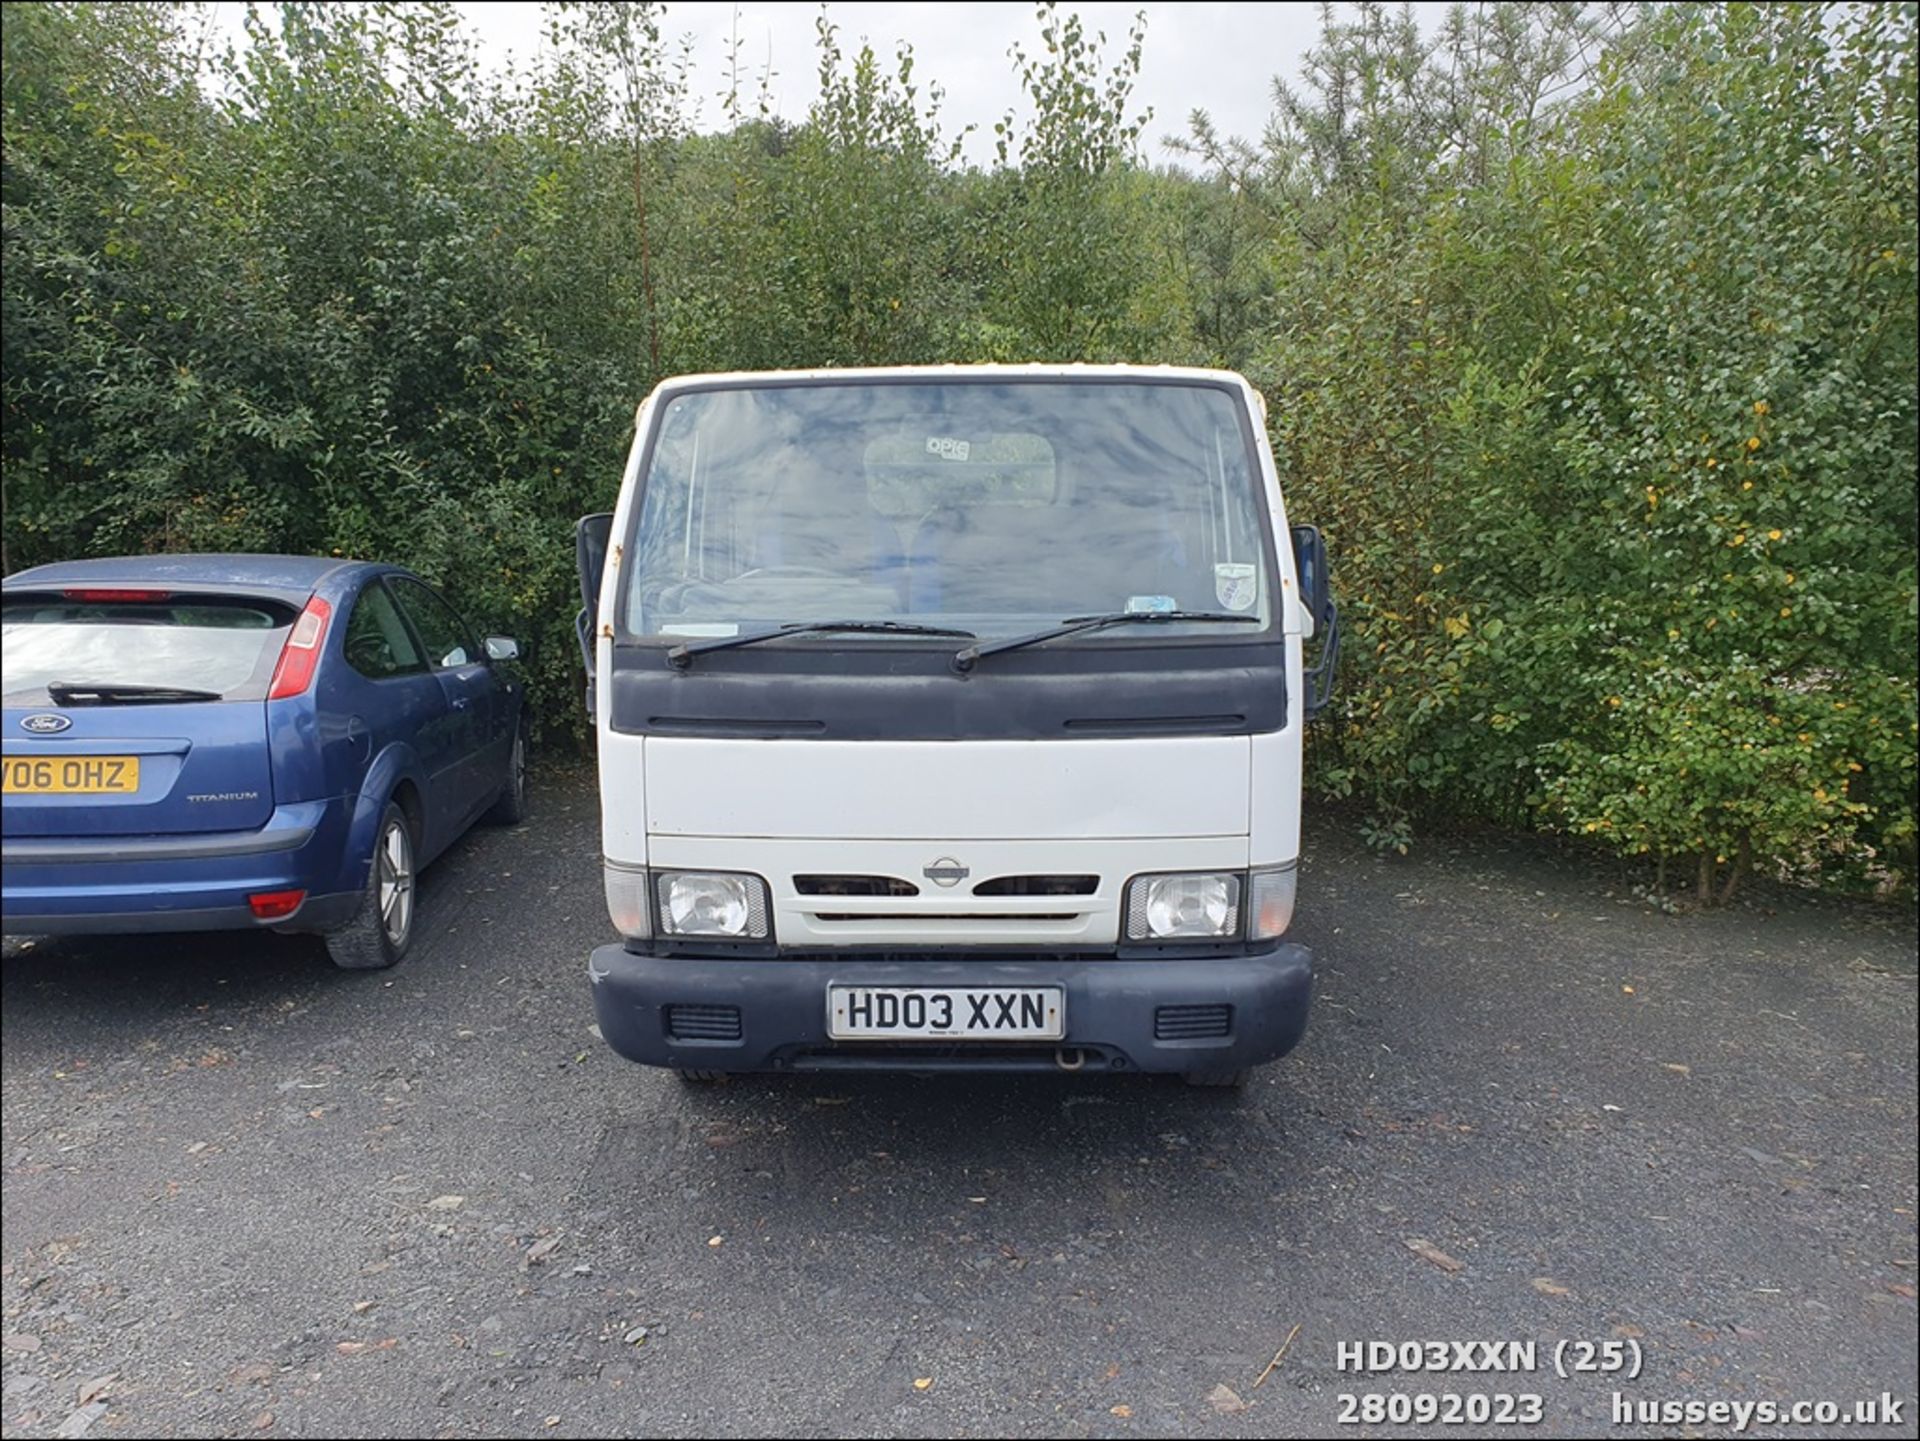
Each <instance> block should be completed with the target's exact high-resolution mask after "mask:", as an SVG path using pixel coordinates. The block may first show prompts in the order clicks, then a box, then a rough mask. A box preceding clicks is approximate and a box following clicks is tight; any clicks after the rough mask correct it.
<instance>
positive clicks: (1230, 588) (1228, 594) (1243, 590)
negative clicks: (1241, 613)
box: [1213, 561, 1260, 610]
mask: <svg viewBox="0 0 1920 1441" xmlns="http://www.w3.org/2000/svg"><path fill="white" fill-rule="evenodd" d="M1213 593H1214V595H1215V596H1217V597H1218V598H1219V601H1220V604H1222V605H1223V606H1225V607H1226V608H1227V609H1228V610H1251V609H1253V603H1254V601H1255V600H1257V599H1258V598H1259V595H1260V587H1259V586H1258V585H1257V584H1256V583H1255V580H1254V569H1253V567H1252V566H1250V565H1242V564H1239V563H1237V562H1234V561H1222V562H1221V563H1220V564H1218V565H1216V566H1215V567H1214V568H1213Z"/></svg>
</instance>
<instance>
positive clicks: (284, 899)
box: [247, 891, 307, 921]
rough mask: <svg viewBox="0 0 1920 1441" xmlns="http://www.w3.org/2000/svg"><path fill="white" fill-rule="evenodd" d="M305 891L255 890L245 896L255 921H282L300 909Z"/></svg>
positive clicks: (305, 895) (304, 897)
mask: <svg viewBox="0 0 1920 1441" xmlns="http://www.w3.org/2000/svg"><path fill="white" fill-rule="evenodd" d="M306 898H307V893H306V892H305V891H257V892H255V893H254V894H253V895H250V896H248V897H247V904H248V905H249V906H251V907H252V908H253V918H254V919H255V920H256V921H283V920H285V919H286V918H287V917H288V916H290V915H292V914H293V913H294V912H295V911H297V910H299V909H300V902H302V901H304V900H305V899H306Z"/></svg>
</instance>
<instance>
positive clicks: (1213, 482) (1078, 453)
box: [622, 380, 1276, 643]
mask: <svg viewBox="0 0 1920 1441" xmlns="http://www.w3.org/2000/svg"><path fill="white" fill-rule="evenodd" d="M657 424H658V432H657V435H656V437H655V439H654V443H653V445H652V447H651V450H650V454H649V459H648V465H647V470H646V474H645V477H644V488H643V492H642V502H641V513H640V521H639V527H638V533H637V535H636V537H635V541H634V552H635V556H636V564H634V565H633V566H632V567H631V568H630V569H629V571H628V589H627V592H626V595H625V597H624V609H623V614H622V619H623V622H624V624H625V628H626V629H627V630H628V631H629V632H631V633H633V634H636V635H674V636H727V635H735V634H739V633H742V632H745V631H748V630H757V629H760V628H763V627H767V626H777V625H781V624H787V623H793V622H805V621H819V620H910V621H914V622H918V623H924V624H930V625H941V626H950V627H955V628H959V629H964V630H967V631H971V632H973V633H974V634H976V635H978V636H980V637H981V638H983V639H986V638H990V637H995V636H1008V635H1016V634H1019V633H1022V632H1025V631H1030V630H1033V629H1035V628H1036V627H1040V626H1046V625H1049V624H1052V623H1055V622H1058V621H1061V620H1063V619H1065V618H1068V617H1073V616H1082V615H1092V614H1100V613H1105V612H1110V611H1128V610H1133V611H1209V612H1230V613H1234V614H1239V615H1245V616H1248V617H1250V618H1254V619H1257V620H1258V621H1259V622H1260V623H1261V624H1260V625H1258V626H1253V625H1249V626H1246V627H1244V629H1245V630H1246V631H1248V632H1258V631H1262V630H1265V629H1266V627H1267V624H1268V623H1269V620H1270V617H1271V614H1272V611H1273V606H1274V596H1275V594H1276V588H1275V579H1274V576H1273V575H1272V574H1271V569H1270V563H1269V555H1270V547H1269V545H1268V542H1267V538H1266V533H1265V532H1266V527H1265V524H1264V522H1263V519H1262V516H1263V511H1264V507H1263V506H1261V505H1260V504H1259V500H1258V498H1259V491H1260V487H1259V472H1258V469H1257V466H1256V464H1255V461H1254V455H1253V449H1252V435H1251V432H1250V430H1249V428H1248V420H1247V416H1246V412H1245V407H1244V405H1243V404H1242V402H1241V400H1240V398H1239V395H1238V394H1237V393H1236V392H1234V391H1231V390H1228V389H1225V388H1221V387H1216V386H1208V385H1196V384H1174V383H1167V382H1158V383H1156V382H1140V383H1134V382H1123V383H1096V382H1092V381H1086V382H1079V381H1065V382H1062V381H1057V380H1055V381H1042V380H1034V381H1017V382H1011V383H1005V382H1001V383H981V382H952V383H937V384H928V383H891V382H871V381H853V380H848V381H842V382H817V383H805V384H785V385H757V386H726V387H716V388H713V389H705V390H696V391H690V392H687V393H683V394H680V395H677V396H674V397H673V398H671V399H669V400H668V401H666V403H665V409H664V411H663V412H662V414H661V415H660V418H659V420H658V422H657ZM1121 629H1122V630H1123V631H1125V632H1131V634H1130V635H1129V639H1131V640H1132V641H1134V642H1135V643H1138V640H1139V635H1140V628H1138V627H1124V628H1121ZM1151 629H1152V633H1153V634H1154V635H1155V636H1162V635H1166V634H1168V633H1170V632H1171V633H1176V634H1194V633H1198V632H1199V631H1201V630H1202V629H1207V628H1203V627H1200V626H1189V625H1187V624H1186V623H1184V622H1181V621H1178V620H1170V621H1169V622H1168V623H1167V624H1166V625H1165V626H1154V627H1152V628H1151ZM1210 629H1211V630H1212V631H1213V633H1214V634H1215V635H1216V636H1217V635H1218V632H1219V630H1220V629H1221V628H1220V627H1218V626H1214V627H1210ZM1230 629H1240V628H1230ZM883 634H884V632H883ZM1093 634H1094V635H1106V634H1110V632H1095V633H1093ZM839 638H842V639H845V640H847V641H848V642H849V643H871V639H872V633H869V634H868V639H867V641H865V642H862V641H861V640H860V638H859V635H858V634H857V633H856V634H849V635H847V636H845V637H839Z"/></svg>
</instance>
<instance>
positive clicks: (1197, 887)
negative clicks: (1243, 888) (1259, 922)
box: [1127, 872, 1241, 941]
mask: <svg viewBox="0 0 1920 1441" xmlns="http://www.w3.org/2000/svg"><path fill="white" fill-rule="evenodd" d="M1240 885H1241V877H1240V876H1239V875H1237V874H1235V873H1233V872H1225V873H1212V874H1199V875H1170V876H1135V877H1134V878H1133V879H1132V880H1131V881H1129V882H1127V939H1128V940H1130V941H1224V940H1232V939H1234V938H1235V937H1237V936H1238V935H1239V934H1240Z"/></svg>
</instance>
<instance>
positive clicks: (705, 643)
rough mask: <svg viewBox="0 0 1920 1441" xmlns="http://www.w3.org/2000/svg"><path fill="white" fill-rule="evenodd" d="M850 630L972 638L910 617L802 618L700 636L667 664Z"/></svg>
mask: <svg viewBox="0 0 1920 1441" xmlns="http://www.w3.org/2000/svg"><path fill="white" fill-rule="evenodd" d="M837 630H850V631H859V632H869V633H872V634H876V635H946V636H956V637H959V638H961V639H964V640H972V639H973V632H972V631H970V630H954V629H953V628H952V627H951V626H944V625H917V624H915V623H914V622H913V621H910V620H802V621H795V622H793V623H792V624H789V625H777V626H774V627H773V628H772V629H771V630H754V631H748V632H747V633H746V634H745V635H721V636H715V637H714V638H713V639H712V640H698V641H693V642H691V643H682V644H680V645H677V646H675V647H674V648H673V649H672V650H670V651H668V652H667V664H668V665H670V666H672V667H673V668H674V669H675V670H685V669H686V668H687V667H688V666H690V665H692V664H693V658H694V657H695V656H697V655H699V654H701V653H702V652H703V651H710V650H731V649H732V648H733V647H735V646H737V645H758V644H759V643H760V642H761V641H763V640H778V639H779V638H780V637H781V636H783V635H820V634H824V633H826V632H830V631H837Z"/></svg>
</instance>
